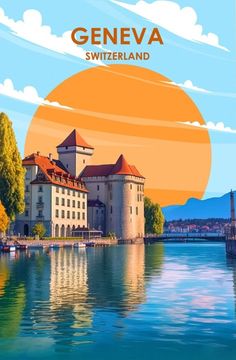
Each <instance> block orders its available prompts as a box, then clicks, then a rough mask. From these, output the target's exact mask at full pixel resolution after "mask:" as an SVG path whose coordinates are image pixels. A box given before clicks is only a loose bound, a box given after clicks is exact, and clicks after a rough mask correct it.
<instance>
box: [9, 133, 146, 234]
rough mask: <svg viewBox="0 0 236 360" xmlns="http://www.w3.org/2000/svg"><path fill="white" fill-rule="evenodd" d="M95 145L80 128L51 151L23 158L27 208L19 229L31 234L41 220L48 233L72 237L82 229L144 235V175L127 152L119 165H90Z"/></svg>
mask: <svg viewBox="0 0 236 360" xmlns="http://www.w3.org/2000/svg"><path fill="white" fill-rule="evenodd" d="M93 152H94V148H93V147H92V146H91V145H89V144H88V143H87V142H86V141H85V140H84V139H83V138H82V137H81V136H80V135H79V133H78V132H77V131H76V130H73V131H72V132H71V133H70V134H69V136H67V138H66V139H65V140H64V141H63V142H62V143H61V144H59V145H58V146H57V153H58V160H55V159H53V157H52V154H49V156H42V155H40V153H39V152H38V153H36V154H31V155H29V156H27V157H26V158H25V159H24V160H23V166H24V167H25V169H26V176H25V203H26V208H25V213H24V214H22V215H19V216H17V219H16V223H15V232H16V233H20V234H24V235H26V236H28V235H29V234H30V233H31V232H32V227H33V226H34V225H35V224H36V223H38V222H42V223H43V224H44V225H45V227H46V230H47V232H46V235H47V236H53V237H68V236H71V235H73V234H76V233H79V232H81V231H82V230H83V229H87V228H89V229H96V230H99V231H101V232H102V234H103V235H106V234H111V233H112V234H114V235H116V236H117V237H118V238H122V239H133V238H137V237H143V235H144V181H145V179H144V177H143V176H142V175H141V174H140V172H139V171H138V170H137V168H136V167H135V166H134V165H129V164H128V162H127V161H126V159H125V157H124V156H123V155H120V156H119V158H118V160H117V161H116V162H115V163H114V164H102V165H91V164H90V162H91V157H92V155H93Z"/></svg>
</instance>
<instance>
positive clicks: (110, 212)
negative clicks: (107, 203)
mask: <svg viewBox="0 0 236 360" xmlns="http://www.w3.org/2000/svg"><path fill="white" fill-rule="evenodd" d="M110 213H111V214H112V206H111V208H110Z"/></svg>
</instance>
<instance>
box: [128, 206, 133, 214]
mask: <svg viewBox="0 0 236 360" xmlns="http://www.w3.org/2000/svg"><path fill="white" fill-rule="evenodd" d="M129 211H130V214H132V206H130V207H129Z"/></svg>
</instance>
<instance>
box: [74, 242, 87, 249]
mask: <svg viewBox="0 0 236 360" xmlns="http://www.w3.org/2000/svg"><path fill="white" fill-rule="evenodd" d="M85 247H86V244H84V243H81V242H78V243H75V244H74V248H85Z"/></svg>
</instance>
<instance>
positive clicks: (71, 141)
mask: <svg viewBox="0 0 236 360" xmlns="http://www.w3.org/2000/svg"><path fill="white" fill-rule="evenodd" d="M66 146H80V147H84V148H87V149H94V148H93V147H92V146H91V145H89V144H88V143H86V141H85V140H84V139H83V138H82V137H81V136H80V134H79V133H78V131H76V130H75V129H74V130H73V131H72V132H71V133H70V135H68V136H67V138H66V139H65V140H64V141H63V142H62V143H61V144H60V145H58V146H57V148H59V147H66Z"/></svg>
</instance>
